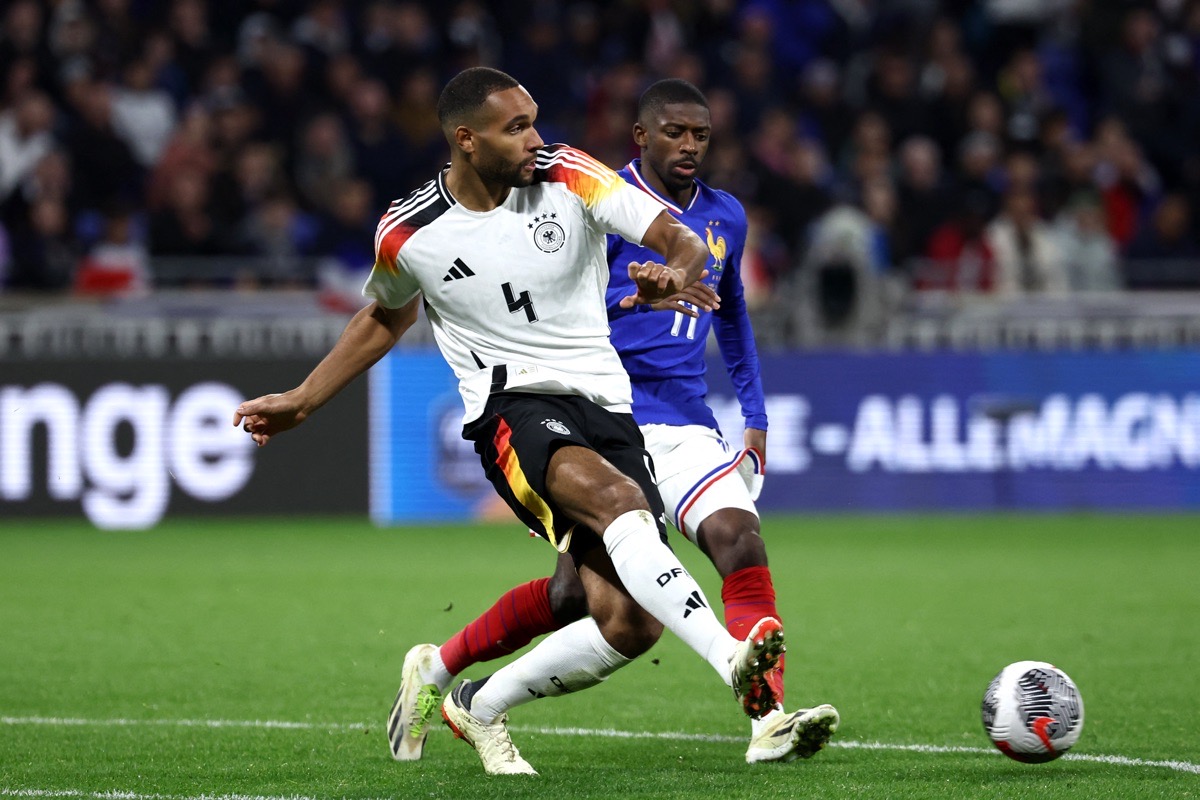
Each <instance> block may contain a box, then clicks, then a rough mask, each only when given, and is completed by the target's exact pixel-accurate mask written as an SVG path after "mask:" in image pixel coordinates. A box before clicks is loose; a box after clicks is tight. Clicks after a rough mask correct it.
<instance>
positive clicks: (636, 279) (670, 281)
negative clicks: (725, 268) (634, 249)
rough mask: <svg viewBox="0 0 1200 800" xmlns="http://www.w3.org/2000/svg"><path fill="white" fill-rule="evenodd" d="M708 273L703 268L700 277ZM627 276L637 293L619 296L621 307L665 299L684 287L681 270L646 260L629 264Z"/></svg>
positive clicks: (630, 306)
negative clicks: (641, 262)
mask: <svg viewBox="0 0 1200 800" xmlns="http://www.w3.org/2000/svg"><path fill="white" fill-rule="evenodd" d="M707 274H708V271H707V270H705V271H704V272H703V273H702V274H701V275H700V277H701V278H703V277H704V276H705V275H707ZM629 278H630V280H632V281H633V283H634V286H636V287H637V293H636V294H631V295H629V296H628V297H623V298H621V302H620V303H619V305H620V306H621V308H633V307H634V306H636V305H645V304H652V303H657V302H658V301H660V300H666V299H667V298H668V297H670V296H671V295H673V294H678V293H679V292H681V291H683V289H684V283H683V281H684V278H685V276H684V273H683V270H681V269H677V268H675V267H668V266H666V265H665V264H656V263H654V262H653V261H647V262H645V263H644V264H639V263H637V262H636V261H633V262H630V264H629Z"/></svg>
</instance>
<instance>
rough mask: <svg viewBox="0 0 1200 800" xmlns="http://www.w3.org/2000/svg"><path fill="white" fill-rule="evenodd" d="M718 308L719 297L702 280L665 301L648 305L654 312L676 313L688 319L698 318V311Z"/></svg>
mask: <svg viewBox="0 0 1200 800" xmlns="http://www.w3.org/2000/svg"><path fill="white" fill-rule="evenodd" d="M720 307H721V297H720V295H718V294H717V290H716V289H714V288H712V287H711V286H709V285H708V284H707V283H705V282H704V281H703V280H698V281H696V282H695V283H693V284H692V285H691V286H685V287H683V291H682V292H679V293H678V294H673V295H671V296H670V297H668V298H667V299H666V300H659V301H658V302H657V303H651V304H650V308H652V309H654V310H655V311H678V312H679V313H680V314H686V315H687V316H689V317H698V316H700V311H714V310H716V309H718V308H720ZM697 309H699V310H697Z"/></svg>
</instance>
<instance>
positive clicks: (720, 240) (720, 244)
mask: <svg viewBox="0 0 1200 800" xmlns="http://www.w3.org/2000/svg"><path fill="white" fill-rule="evenodd" d="M704 233H705V238H707V239H708V252H710V253H712V256H713V259H714V262H715V263H714V264H713V267H712V271H713V272H714V273H718V272H720V271H721V270H723V269H725V237H724V236H718V237H717V238H716V240H715V241H714V240H713V232H712V228H711V227H707V226H706V227H705V228H704Z"/></svg>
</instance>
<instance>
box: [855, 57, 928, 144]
mask: <svg viewBox="0 0 1200 800" xmlns="http://www.w3.org/2000/svg"><path fill="white" fill-rule="evenodd" d="M868 95H869V98H870V99H869V101H868V108H870V109H871V110H872V111H874V112H875V113H877V114H879V115H880V116H881V117H882V118H883V119H884V121H885V122H886V123H887V126H888V131H889V132H890V133H891V135H892V136H893V137H894V138H895V139H897V140H900V139H906V138H908V137H909V136H912V135H914V134H917V133H922V132H924V131H925V130H927V125H928V122H927V118H926V117H927V112H926V108H925V101H924V99H923V98H922V97H921V96H920V95H919V94H918V93H917V75H916V70H915V68H914V66H913V64H912V62H911V61H910V60H909V59H908V56H907V55H906V54H905V53H903V52H887V53H884V54H883V55H882V56H880V57H879V59H878V60H877V61H876V63H875V71H874V74H873V75H872V77H871V82H870V88H869V92H868Z"/></svg>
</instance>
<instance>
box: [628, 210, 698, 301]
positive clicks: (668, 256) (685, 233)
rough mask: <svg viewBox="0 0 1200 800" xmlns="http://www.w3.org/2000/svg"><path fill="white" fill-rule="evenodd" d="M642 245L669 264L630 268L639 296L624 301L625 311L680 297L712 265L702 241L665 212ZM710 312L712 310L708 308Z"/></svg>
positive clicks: (649, 264) (651, 264) (656, 218)
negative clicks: (685, 288)
mask: <svg viewBox="0 0 1200 800" xmlns="http://www.w3.org/2000/svg"><path fill="white" fill-rule="evenodd" d="M642 244H643V245H645V246H646V247H649V248H650V249H651V250H653V251H655V252H656V253H659V254H661V255H662V256H663V257H664V259H665V260H666V264H655V263H653V262H649V261H648V262H646V263H645V264H636V263H634V264H630V265H629V277H630V278H631V279H632V280H633V282H634V284H635V285H636V286H637V293H636V294H632V295H629V296H628V297H625V298H622V299H621V302H620V305H621V308H632V307H633V306H635V305H638V304H641V303H655V302H658V301H659V300H665V299H666V298H668V297H670V296H671V295H673V294H678V293H679V292H681V291H682V290H683V289H684V287H686V286H689V285H691V284H693V283H695V282H696V281H698V280H700V279H701V278H702V277H703V276H704V265H705V264H706V263H707V262H708V247H707V246H706V245H705V244H704V242H702V241H700V237H699V236H697V235H696V234H695V233H693V232H692V231H691V229H689V228H688V227H687V226H686V225H684V224H682V223H680V222H679V220H677V219H675V218H674V217H672V216H671V215H670V213H668V212H667V211H666V210H665V209H664V210H663V211H662V213H660V214H659V215H658V216H657V217H655V218H654V222H652V223H650V227H649V228H647V229H646V233H645V234H643V236H642ZM705 310H706V311H708V310H711V308H707V307H706V308H705Z"/></svg>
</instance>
